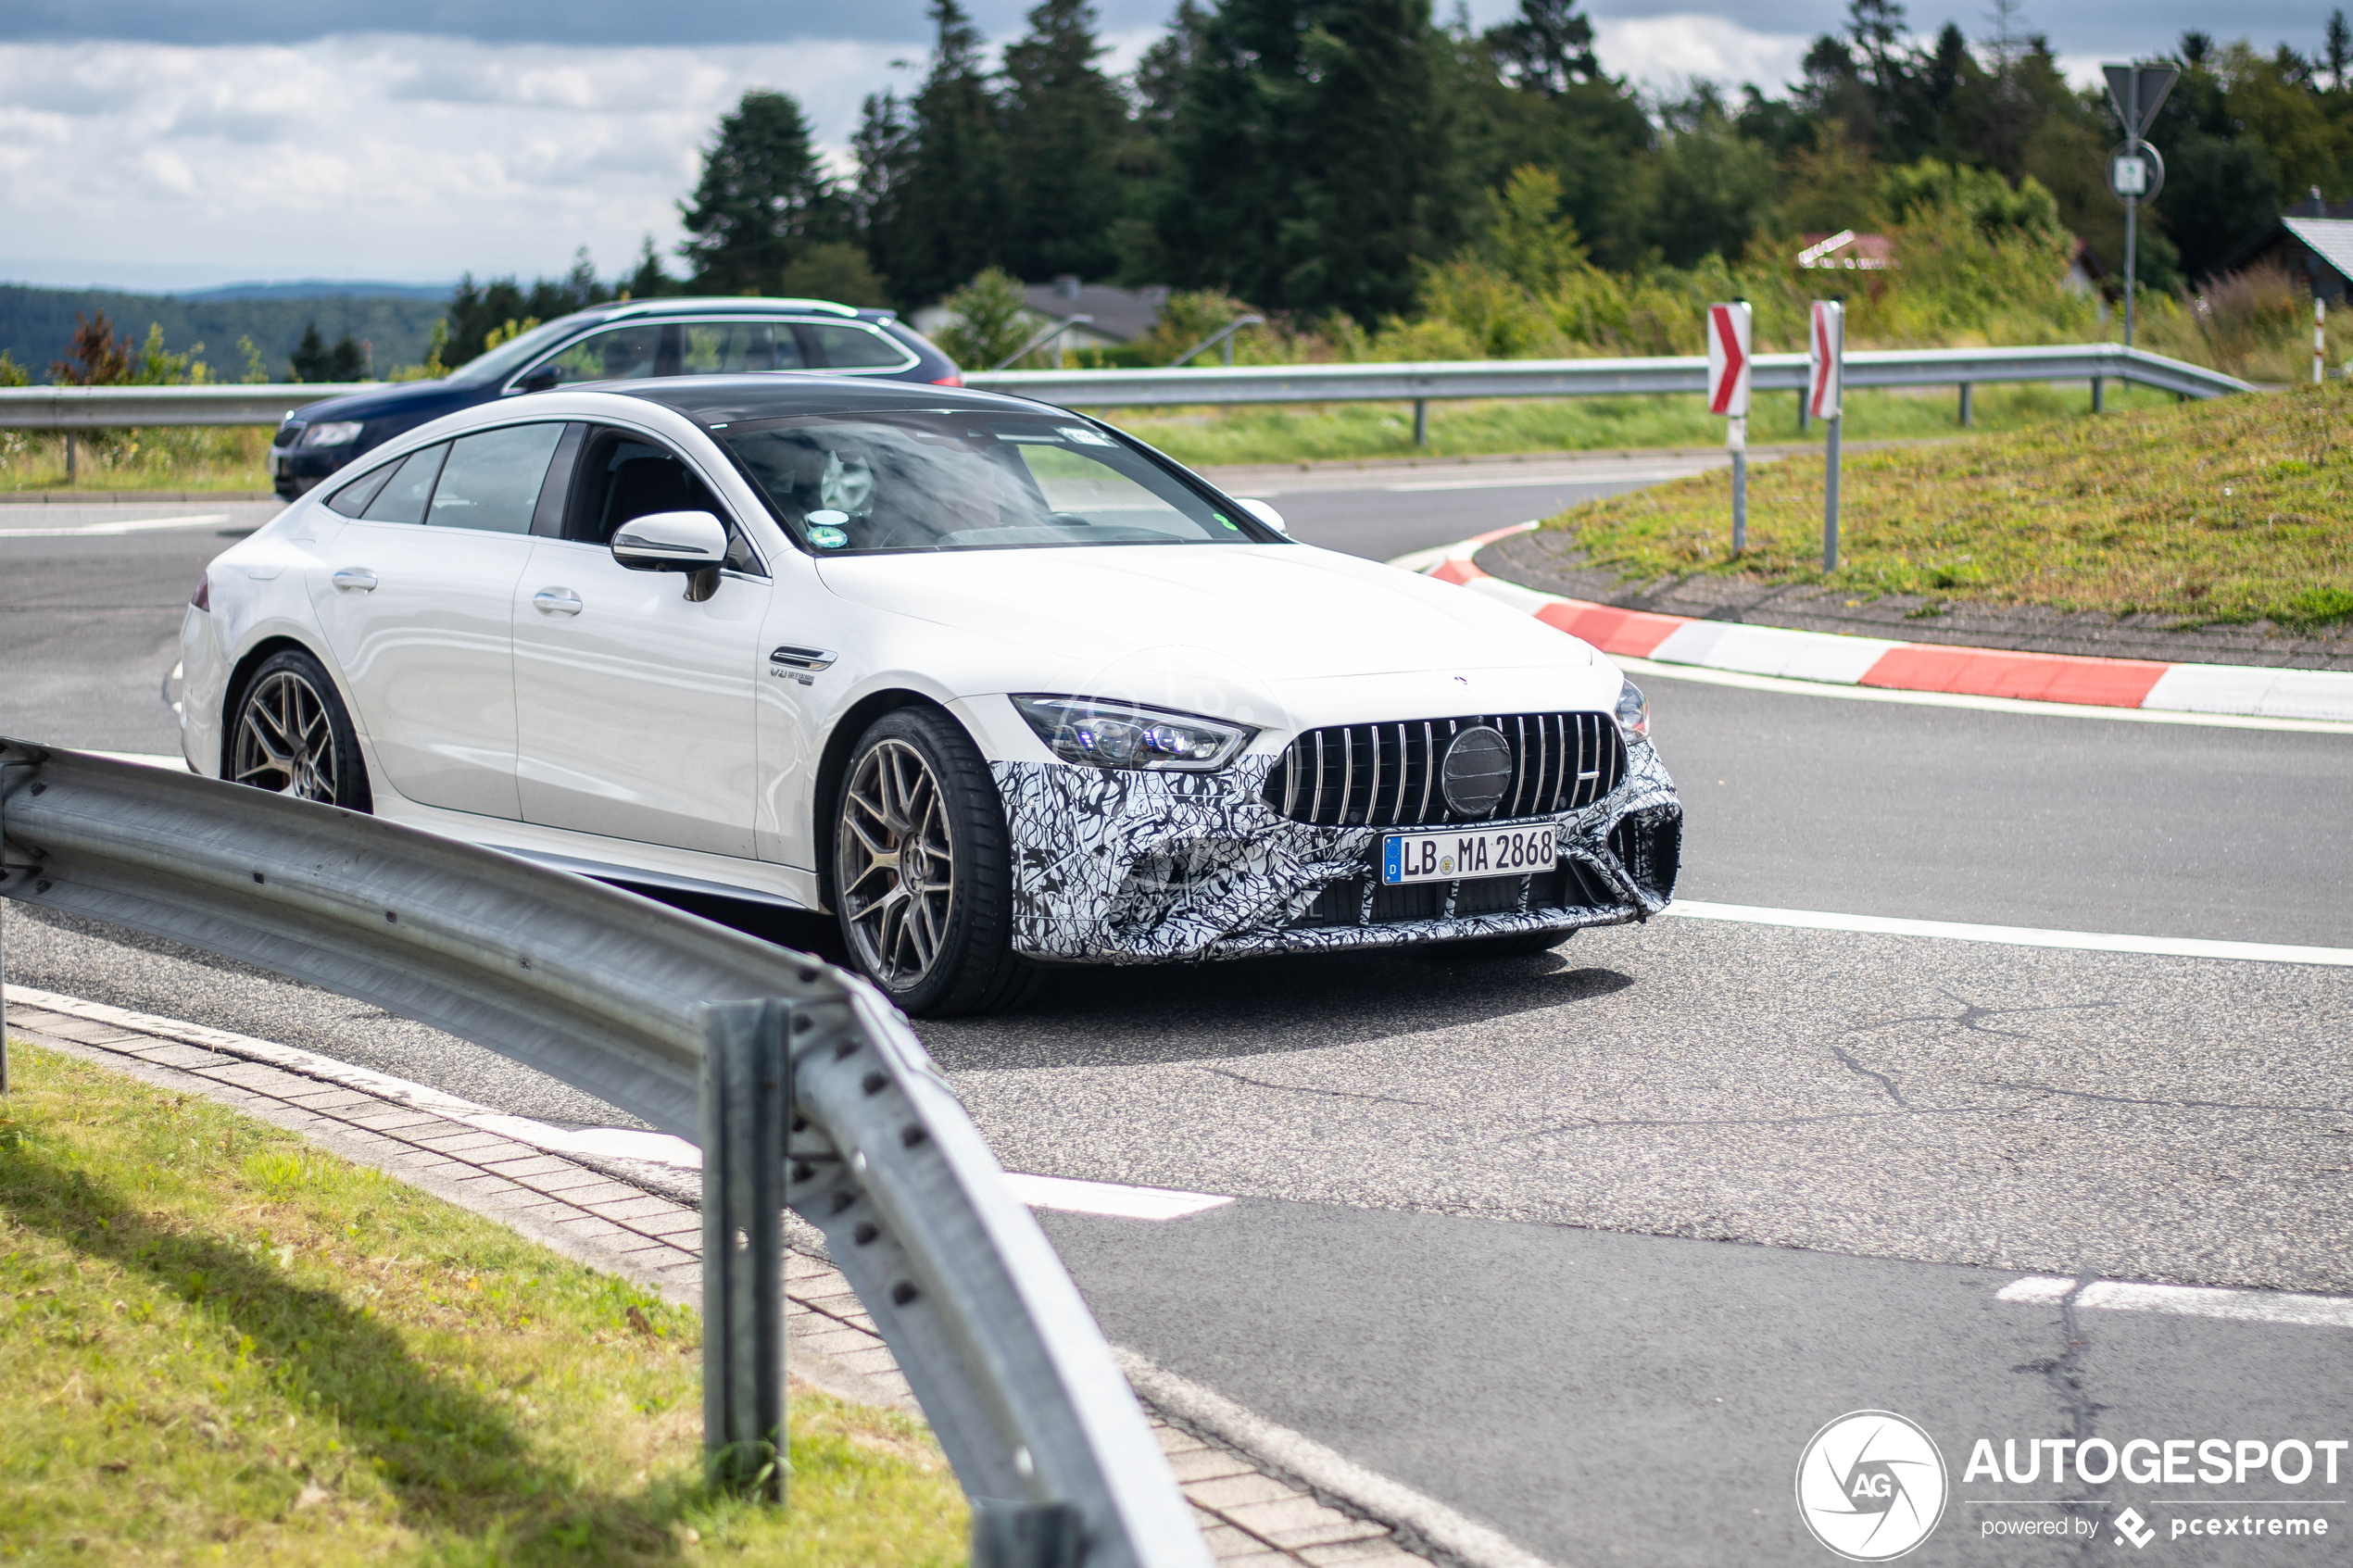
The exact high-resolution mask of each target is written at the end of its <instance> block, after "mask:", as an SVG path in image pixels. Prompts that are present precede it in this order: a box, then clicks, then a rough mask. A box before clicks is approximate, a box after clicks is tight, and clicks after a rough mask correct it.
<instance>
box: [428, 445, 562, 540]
mask: <svg viewBox="0 0 2353 1568" xmlns="http://www.w3.org/2000/svg"><path fill="white" fill-rule="evenodd" d="M563 433H564V427H563V426H562V425H560V424H529V425H510V426H508V427H506V428H505V429H503V430H485V431H484V432H482V433H480V434H478V435H463V436H459V438H458V439H457V440H456V441H455V442H453V443H452V444H451V445H450V448H449V460H448V462H447V464H445V465H444V466H443V468H442V470H441V483H439V484H437V485H435V486H434V492H433V506H432V508H431V509H430V510H429V511H428V512H427V514H426V517H425V521H427V522H429V523H431V524H433V525H434V527H436V528H474V529H481V530H483V531H484V532H487V533H530V532H531V514H532V511H533V509H534V508H536V507H537V506H538V504H539V487H540V485H541V484H543V483H546V481H547V463H548V459H550V458H553V457H554V456H555V455H556V443H557V442H559V441H560V440H562V439H563Z"/></svg>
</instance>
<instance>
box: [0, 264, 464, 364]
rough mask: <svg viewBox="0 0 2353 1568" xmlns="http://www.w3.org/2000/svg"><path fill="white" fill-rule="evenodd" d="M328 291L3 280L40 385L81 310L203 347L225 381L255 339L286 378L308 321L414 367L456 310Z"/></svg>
mask: <svg viewBox="0 0 2353 1568" xmlns="http://www.w3.org/2000/svg"><path fill="white" fill-rule="evenodd" d="M316 286H317V288H318V289H319V290H320V291H321V292H319V293H315V294H311V295H285V294H282V293H279V292H277V291H276V290H275V289H271V290H269V291H268V292H256V291H249V290H246V289H227V290H220V291H213V292H210V293H208V294H195V295H145V294H122V293H118V292H115V291H113V290H109V289H45V288H32V287H29V286H27V285H24V284H18V283H6V284H0V350H6V352H7V354H8V355H9V357H10V358H13V359H15V360H16V362H17V363H18V364H19V365H21V366H23V367H24V368H25V370H27V371H28V372H30V373H31V376H32V379H33V380H34V381H36V382H45V381H47V380H48V379H49V362H50V361H51V360H53V359H59V358H64V357H65V354H66V349H67V345H69V343H71V341H72V339H73V330H74V312H76V311H81V312H83V313H84V314H87V315H95V314H96V313H97V312H99V311H101V310H103V311H105V312H106V313H107V319H108V320H111V321H112V322H113V323H114V327H115V331H116V332H120V333H121V334H123V335H125V336H127V337H129V338H130V339H131V340H132V344H133V345H137V344H139V343H142V342H144V341H145V338H146V335H147V327H148V325H149V323H151V322H153V323H157V324H159V325H161V326H162V328H163V337H164V342H165V344H166V345H168V346H169V347H170V349H171V350H172V351H173V352H174V353H186V352H187V351H189V350H190V349H191V348H192V347H194V346H195V345H197V344H202V345H204V352H203V353H202V354H200V355H198V356H197V358H201V359H203V360H204V361H205V362H206V363H207V364H208V365H210V366H211V367H212V370H213V373H214V374H215V375H217V376H219V377H220V378H221V379H222V380H225V381H236V380H238V379H240V378H241V377H242V376H243V375H244V373H245V357H244V355H243V354H242V353H241V352H240V351H239V350H238V347H237V340H238V339H239V338H240V337H251V338H252V339H253V342H254V346H255V347H256V348H258V349H259V350H260V351H261V361H262V365H263V367H264V368H265V369H266V370H268V371H269V373H270V376H271V379H272V380H279V379H282V378H283V377H284V375H285V374H286V358H287V356H289V355H290V354H292V353H293V352H294V348H295V345H296V344H297V343H299V342H300V341H301V340H302V330H303V328H304V326H306V325H307V324H308V323H309V322H311V321H313V320H315V321H317V322H318V323H319V331H320V332H321V334H322V335H323V336H324V337H325V338H326V340H327V341H328V342H329V343H333V342H334V341H335V340H336V339H338V338H340V337H342V336H343V335H344V334H345V333H346V332H348V333H350V334H351V335H352V336H353V337H355V338H359V339H360V340H361V341H363V342H365V343H367V344H368V345H370V347H371V351H372V358H373V367H374V373H375V374H377V375H379V376H381V375H384V373H386V372H387V371H389V370H393V369H394V368H395V367H397V366H401V365H413V364H416V363H418V362H419V361H420V360H422V359H423V358H424V357H425V341H426V339H427V338H428V337H429V336H431V335H432V332H433V325H434V322H435V321H438V320H441V319H442V316H443V315H444V314H445V312H446V309H447V296H446V295H440V294H436V295H432V296H430V297H422V298H421V297H419V296H418V295H417V293H416V292H415V291H403V292H402V293H399V294H379V295H358V294H336V293H328V292H324V291H326V290H329V289H332V288H334V287H336V286H337V285H333V284H323V283H322V284H319V285H316Z"/></svg>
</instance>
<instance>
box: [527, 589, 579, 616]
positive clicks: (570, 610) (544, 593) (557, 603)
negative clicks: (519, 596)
mask: <svg viewBox="0 0 2353 1568" xmlns="http://www.w3.org/2000/svg"><path fill="white" fill-rule="evenodd" d="M531 605H532V608H534V609H536V610H538V611H540V612H541V613H542V614H544V615H578V614H579V613H580V596H579V595H578V594H575V593H573V591H572V590H571V589H569V588H542V589H540V590H539V592H537V593H535V594H534V595H532V596H531Z"/></svg>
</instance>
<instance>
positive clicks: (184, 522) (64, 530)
mask: <svg viewBox="0 0 2353 1568" xmlns="http://www.w3.org/2000/svg"><path fill="white" fill-rule="evenodd" d="M226 521H229V514H228V513H227V512H207V513H205V514H204V515H203V516H201V517H145V518H138V519H135V520H133V521H129V522H83V523H76V524H73V525H72V526H69V527H67V526H60V527H57V528H8V527H5V526H0V539H89V538H98V537H102V536H104V535H107V534H113V533H154V532H155V531H156V530H157V529H159V528H204V527H207V526H209V525H210V524H212V523H216V522H226Z"/></svg>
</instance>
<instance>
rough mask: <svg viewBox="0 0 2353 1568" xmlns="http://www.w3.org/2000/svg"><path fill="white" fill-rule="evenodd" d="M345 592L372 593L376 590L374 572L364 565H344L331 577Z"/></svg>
mask: <svg viewBox="0 0 2353 1568" xmlns="http://www.w3.org/2000/svg"><path fill="white" fill-rule="evenodd" d="M332 581H333V583H334V585H335V586H336V587H338V588H340V589H342V590H343V591H344V592H346V593H347V594H348V593H359V594H372V593H374V592H375V591H376V574H375V573H374V572H372V571H369V570H368V569H367V568H366V567H364V566H346V567H345V568H344V569H343V570H342V571H338V572H336V573H335V574H334V577H333V579H332Z"/></svg>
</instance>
